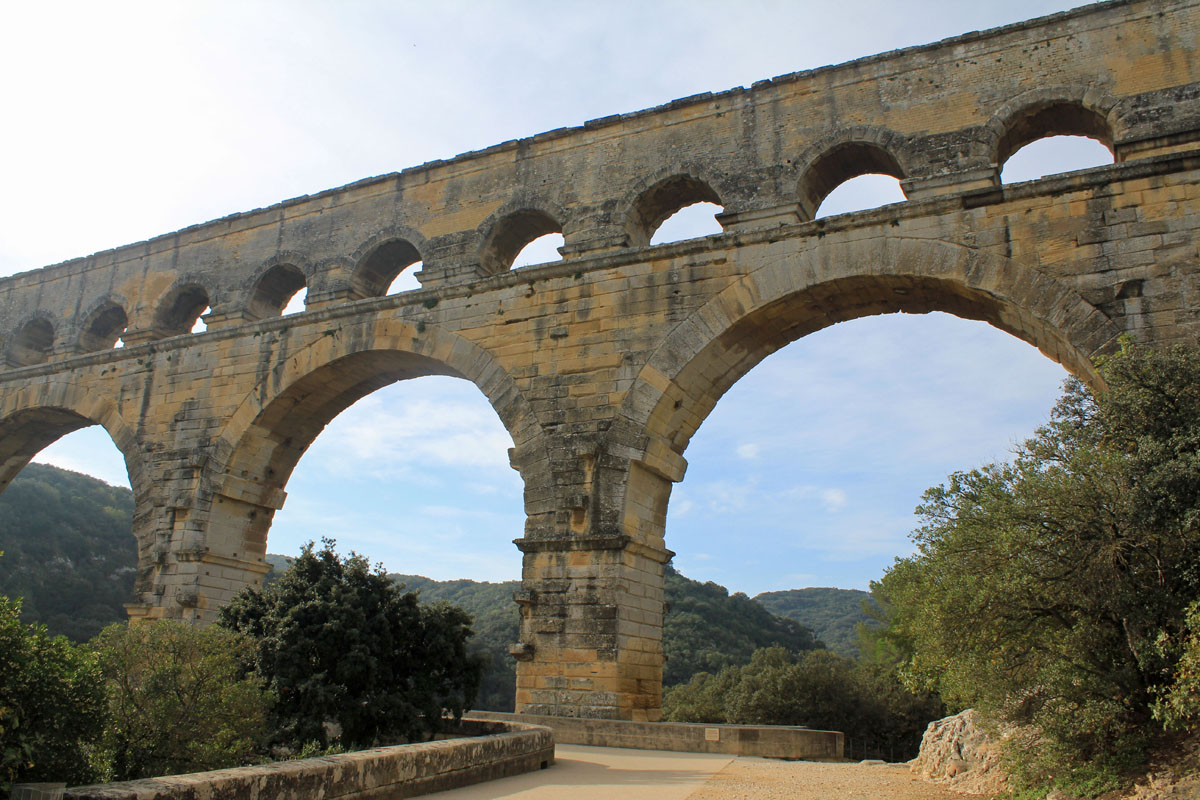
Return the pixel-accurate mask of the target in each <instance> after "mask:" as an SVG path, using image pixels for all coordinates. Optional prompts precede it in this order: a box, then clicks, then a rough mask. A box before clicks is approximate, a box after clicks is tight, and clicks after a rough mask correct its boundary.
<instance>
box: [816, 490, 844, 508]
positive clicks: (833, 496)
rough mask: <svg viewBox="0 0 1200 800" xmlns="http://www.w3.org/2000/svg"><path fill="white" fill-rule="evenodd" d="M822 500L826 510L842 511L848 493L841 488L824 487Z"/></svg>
mask: <svg viewBox="0 0 1200 800" xmlns="http://www.w3.org/2000/svg"><path fill="white" fill-rule="evenodd" d="M821 501H822V502H823V503H824V504H825V510H826V511H829V512H831V513H832V512H834V511H841V510H842V509H843V508H844V507H845V506H846V493H845V492H844V491H842V490H841V489H822V490H821Z"/></svg>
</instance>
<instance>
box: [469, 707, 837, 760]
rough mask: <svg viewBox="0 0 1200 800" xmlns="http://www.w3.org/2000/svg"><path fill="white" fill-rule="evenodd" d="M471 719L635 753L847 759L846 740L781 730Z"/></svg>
mask: <svg viewBox="0 0 1200 800" xmlns="http://www.w3.org/2000/svg"><path fill="white" fill-rule="evenodd" d="M470 718H471V719H472V720H480V721H482V720H491V721H503V722H512V723H515V722H518V721H520V722H524V723H529V724H532V725H544V726H545V727H547V728H550V729H551V730H553V731H554V740H555V741H556V742H558V743H559V744H584V745H593V746H596V747H630V748H634V749H637V750H677V751H681V752H685V753H727V754H730V755H739V756H760V757H763V758H795V759H806V760H810V761H823V760H834V759H841V758H843V746H844V736H843V734H842V733H840V732H838V731H816V730H811V729H809V728H801V727H798V726H795V727H794V726H783V725H700V724H692V723H684V722H627V721H624V720H611V719H581V718H577V717H548V716H537V715H534V714H506V713H502V712H499V711H477V712H473V713H472V714H471V716H470Z"/></svg>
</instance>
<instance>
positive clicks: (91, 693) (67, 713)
mask: <svg viewBox="0 0 1200 800" xmlns="http://www.w3.org/2000/svg"><path fill="white" fill-rule="evenodd" d="M20 613H21V604H20V602H19V601H13V600H9V599H8V598H7V597H0V791H3V792H7V790H8V787H9V786H10V785H11V784H12V782H13V781H16V780H19V781H45V780H57V781H68V782H71V783H87V782H89V781H91V780H92V779H93V771H92V767H91V764H90V763H89V747H90V746H91V745H93V744H94V743H95V742H96V741H97V740H98V738H99V736H100V732H101V730H102V727H103V724H104V693H103V690H102V688H101V682H100V674H99V670H98V669H97V666H96V663H95V659H94V658H92V657H91V655H90V654H89V653H87V652H86V651H84V650H82V649H80V648H77V647H75V646H73V645H71V643H70V642H68V641H67V640H66V639H65V638H63V637H61V636H59V637H51V636H50V635H49V634H47V633H46V628H45V626H42V625H26V624H25V623H22V622H21V620H20Z"/></svg>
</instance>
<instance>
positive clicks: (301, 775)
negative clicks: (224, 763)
mask: <svg viewBox="0 0 1200 800" xmlns="http://www.w3.org/2000/svg"><path fill="white" fill-rule="evenodd" d="M459 732H461V733H462V734H463V735H464V736H470V737H472V738H460V739H445V740H442V741H436V742H422V743H418V744H406V745H398V746H395V747H376V748H374V749H371V750H360V751H358V752H355V753H345V754H342V755H336V756H326V757H324V758H306V759H300V760H296V761H280V762H277V763H274V764H264V765H261V766H256V767H239V768H237V769H222V770H215V771H213V772H196V773H193V774H191V775H174V776H170V777H164V778H149V779H147V780H141V781H129V782H126V783H108V784H103V785H97V786H80V787H76V788H73V789H67V790H66V793H65V794H64V795H63V797H64V798H65V800H151V799H153V800H209V799H210V798H214V797H220V798H222V799H223V800H276V799H278V800H287V799H289V798H297V797H319V798H322V799H323V800H334V798H354V800H373V799H374V798H379V799H380V800H382V798H389V799H391V798H403V797H415V796H417V795H422V794H428V793H430V792H440V791H442V790H444V789H454V788H457V787H460V786H467V785H469V784H472V783H479V782H480V781H487V780H493V779H495V778H503V777H507V776H509V775H517V774H520V773H522V772H531V771H533V770H536V769H542V768H545V767H547V766H549V765H550V764H552V763H554V735H553V734H552V733H551V732H550V730H549V729H547V728H545V727H542V726H538V725H530V724H526V723H522V722H516V721H483V720H464V721H463V725H462V727H461V728H460V729H459Z"/></svg>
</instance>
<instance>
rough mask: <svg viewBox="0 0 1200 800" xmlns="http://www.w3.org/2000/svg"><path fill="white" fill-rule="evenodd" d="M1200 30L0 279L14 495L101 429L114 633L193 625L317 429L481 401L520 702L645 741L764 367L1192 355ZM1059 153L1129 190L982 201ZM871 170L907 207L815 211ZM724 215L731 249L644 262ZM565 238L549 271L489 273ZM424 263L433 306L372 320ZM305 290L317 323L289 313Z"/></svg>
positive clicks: (890, 61) (1041, 26)
mask: <svg viewBox="0 0 1200 800" xmlns="http://www.w3.org/2000/svg"><path fill="white" fill-rule="evenodd" d="M1198 36H1200V0H1129V1H1128V2H1115V3H1105V4H1100V5H1095V6H1088V7H1085V8H1083V9H1079V10H1076V11H1072V12H1067V13H1064V14H1058V15H1054V16H1052V17H1048V18H1045V19H1042V20H1034V21H1031V22H1027V23H1021V24H1018V25H1012V26H1009V27H1006V28H1001V29H997V30H994V31H985V32H982V33H972V34H967V35H965V36H962V37H958V38H956V39H952V40H948V41H946V42H942V43H938V44H934V45H928V46H924V47H916V48H909V49H907V50H900V51H896V52H892V53H885V54H882V55H879V56H872V57H869V58H864V59H860V60H859V61H855V62H851V63H849V64H843V65H840V66H835V67H827V68H823V69H820V70H813V71H810V72H802V73H796V74H793V75H785V76H781V77H779V78H775V79H772V80H770V81H763V82H759V83H756V84H755V85H753V86H752V87H750V88H749V89H735V90H731V91H728V92H723V93H720V94H712V95H700V96H697V97H692V98H685V99H683V100H679V101H675V102H673V103H670V104H667V105H665V106H661V107H659V108H656V109H649V110H647V111H642V112H637V113H633V114H627V115H620V116H615V117H611V118H606V119H602V120H594V121H591V122H588V123H586V124H584V125H583V126H581V127H578V128H571V129H563V130H560V131H552V132H549V133H545V134H540V135H538V136H534V137H532V138H530V139H525V140H522V141H520V142H506V143H503V144H500V145H497V146H495V147H492V148H489V149H487V150H483V151H480V152H477V153H468V154H465V155H463V156H460V157H458V158H455V159H451V160H448V161H440V162H433V163H430V164H425V165H422V166H420V167H414V168H412V169H408V170H405V171H403V172H401V173H397V174H393V175H386V176H382V177H379V178H372V179H368V180H364V181H361V182H359V183H355V184H351V185H349V186H345V187H341V188H339V189H332V190H329V191H326V192H322V193H319V194H315V195H311V196H307V197H301V198H296V199H294V200H289V201H286V202H284V203H280V204H279V205H277V206H273V207H271V208H267V209H259V210H256V211H249V212H246V213H243V214H237V215H234V216H231V217H227V218H224V219H221V220H216V221H213V222H208V223H204V224H201V225H196V226H193V227H191V228H187V229H185V230H182V231H177V232H175V233H172V234H168V235H165V236H161V237H158V238H155V239H152V240H150V241H147V242H141V243H137V244H132V245H128V246H125V247H121V248H117V249H115V250H111V251H106V252H102V253H97V254H95V255H92V256H89V257H87V258H82V259H76V260H73V261H69V262H65V263H63V264H59V265H55V266H51V267H47V268H45V269H41V270H34V271H31V272H27V273H23V274H20V275H16V276H12V277H9V278H5V279H0V354H2V356H3V360H2V362H0V489H2V488H3V487H4V486H6V485H7V484H8V482H9V481H11V479H12V477H13V476H14V475H16V473H17V472H18V471H19V470H20V469H21V468H22V467H23V466H24V465H25V464H26V463H27V462H28V460H29V459H30V458H32V457H33V455H34V454H36V453H37V452H38V451H39V450H41V449H42V448H43V447H45V446H46V445H48V444H49V443H51V442H52V441H54V440H55V439H57V438H58V437H60V436H62V435H64V434H65V433H68V432H70V431H72V430H75V429H77V428H79V427H83V426H86V425H90V424H99V425H102V426H104V428H105V429H106V430H107V431H108V432H109V433H110V435H111V436H112V438H113V441H114V442H115V443H116V445H117V447H118V448H119V449H120V450H121V452H122V453H123V454H124V456H125V459H126V464H127V465H128V468H129V473H130V482H131V485H132V487H133V491H134V496H135V501H136V504H137V507H136V512H135V516H134V535H135V536H136V537H137V540H138V550H139V571H138V578H137V583H136V592H137V602H136V603H135V604H134V605H133V606H132V607H131V608H130V614H131V615H132V616H134V617H145V618H150V619H155V618H160V617H173V618H181V619H188V620H195V621H197V622H198V623H200V624H204V623H207V622H209V621H211V620H212V619H213V618H214V615H215V613H216V611H217V609H218V608H219V607H220V606H222V605H223V604H225V603H226V602H228V601H229V599H230V598H231V597H232V596H233V595H234V594H235V593H236V592H237V591H238V590H239V589H240V588H242V587H244V586H246V585H250V584H256V583H258V582H260V581H261V578H262V575H263V574H264V573H265V572H266V571H267V566H266V564H265V562H264V555H265V552H266V542H267V534H268V531H269V529H270V525H271V519H272V516H273V514H274V513H275V511H276V510H277V509H279V508H281V507H282V505H283V504H284V502H285V501H286V498H287V493H286V486H287V480H288V477H289V475H290V474H291V471H292V468H293V467H294V466H295V464H296V462H297V461H298V459H299V458H300V456H301V455H302V454H303V452H304V450H305V449H306V448H307V447H308V445H309V444H310V443H311V442H312V440H313V439H314V438H315V437H316V436H317V435H318V434H319V433H320V431H321V430H322V428H323V427H324V425H325V424H326V423H327V422H328V421H329V420H330V419H332V418H333V417H334V416H336V415H337V414H338V413H340V412H341V411H342V410H344V409H345V408H346V407H348V406H349V405H350V404H351V403H353V402H354V401H355V400H357V399H359V398H360V397H362V396H364V395H365V394H367V393H369V392H371V391H373V390H375V389H377V388H380V387H382V386H384V385H387V384H388V383H391V382H393V381H396V380H403V379H406V378H412V377H418V376H422V375H430V374H440V375H453V376H457V377H461V378H465V379H466V380H469V381H472V382H473V383H474V384H475V385H476V386H478V387H479V389H480V391H481V392H483V394H484V395H485V396H486V397H487V398H488V400H489V401H490V402H491V404H492V406H493V407H494V408H495V410H496V413H497V414H498V415H499V417H500V419H501V420H502V421H503V423H504V424H505V426H506V427H507V429H508V431H509V432H510V434H511V435H512V438H513V442H514V445H515V446H514V447H513V449H512V451H511V453H510V458H511V463H512V465H513V467H514V468H515V469H517V470H518V471H519V472H520V474H521V476H522V478H523V480H524V483H525V511H526V524H525V529H524V531H523V532H521V531H511V532H500V533H499V534H498V535H503V536H506V537H513V536H517V535H520V538H519V539H518V547H520V549H521V551H522V552H523V554H524V558H523V567H522V582H523V587H522V589H521V591H520V592H519V593H518V596H517V601H518V603H520V605H521V614H522V623H521V635H520V638H521V641H520V642H519V645H520V647H518V648H517V652H518V653H519V655H520V658H521V660H520V661H519V662H518V670H517V707H518V708H519V709H521V710H523V711H526V712H529V713H533V714H546V715H556V716H578V717H591V718H612V719H627V720H636V721H643V720H655V719H657V718H658V717H659V716H660V713H661V676H662V647H661V636H662V614H663V564H664V563H665V561H666V560H667V559H668V558H669V556H670V552H669V551H668V550H667V549H666V547H665V542H664V539H663V532H664V525H665V517H666V507H667V499H668V497H669V494H670V490H671V486H672V483H673V482H675V481H678V480H681V479H682V477H683V474H684V472H685V470H686V466H687V463H686V460H685V459H684V456H683V454H684V452H685V450H686V448H687V445H688V442H689V440H690V438H691V436H692V435H693V434H694V433H695V431H696V430H697V429H698V427H699V426H700V424H701V423H702V422H703V421H704V419H705V417H706V416H707V415H708V413H709V412H710V411H711V410H712V408H713V407H714V405H715V404H716V402H717V401H718V400H719V399H720V397H721V396H722V395H723V394H724V392H725V391H726V390H728V389H729V387H730V386H732V385H733V383H734V382H735V381H737V379H738V378H740V377H741V376H742V375H744V374H745V373H746V372H747V371H748V370H750V369H751V368H752V367H753V366H754V365H755V364H757V363H758V362H759V361H761V360H762V359H763V358H765V357H766V356H767V355H770V354H771V353H772V352H774V351H776V350H778V349H779V348H781V347H783V346H785V345H786V344H788V343H789V342H792V341H795V340H796V339H798V338H800V337H802V336H805V335H807V334H808V333H811V332H814V331H816V330H819V329H821V328H823V327H826V326H828V325H831V324H835V323H837V322H840V321H844V320H850V319H854V318H856V317H861V316H864V315H870V314H880V313H893V312H900V311H905V312H912V313H921V312H928V311H934V310H940V311H946V312H949V313H953V314H957V315H959V316H963V317H968V318H972V319H979V320H983V321H986V322H989V323H991V324H993V325H995V326H997V327H999V328H1001V329H1003V330H1005V331H1008V332H1010V333H1012V334H1014V335H1016V336H1018V337H1020V338H1021V339H1023V340H1025V341H1026V342H1029V343H1031V344H1033V345H1034V346H1036V347H1038V348H1040V349H1041V350H1042V351H1043V352H1044V353H1046V355H1047V356H1048V357H1050V358H1053V359H1055V360H1057V361H1059V362H1060V363H1062V364H1064V365H1065V366H1066V367H1067V368H1068V369H1071V370H1072V371H1074V372H1076V373H1077V374H1080V375H1082V376H1084V377H1085V378H1094V373H1093V370H1092V368H1091V362H1090V359H1091V357H1093V356H1095V355H1097V354H1099V353H1102V352H1104V351H1105V350H1106V349H1109V348H1111V347H1113V346H1114V343H1115V342H1116V340H1117V337H1118V336H1120V335H1121V334H1126V333H1127V334H1131V335H1133V336H1136V337H1137V338H1139V339H1141V340H1142V341H1145V342H1148V343H1154V344H1165V343H1170V342H1177V341H1189V342H1190V341H1196V340H1197V339H1198V338H1200V303H1198V302H1197V298H1198V296H1200V256H1198V252H1200V57H1198V56H1197V47H1198V41H1197V37H1198ZM1054 133H1078V134H1084V135H1089V136H1093V137H1095V138H1099V139H1101V140H1103V141H1105V142H1106V143H1107V144H1109V145H1110V146H1111V147H1112V148H1113V150H1114V152H1115V156H1116V160H1117V163H1116V164H1114V165H1113V166H1110V167H1103V168H1097V169H1092V170H1086V171H1081V172H1079V173H1074V174H1069V175H1064V176H1057V177H1049V178H1046V179H1043V180H1040V181H1034V182H1030V183H1026V184H1018V185H1015V186H1000V185H999V167H1000V165H1001V164H1002V162H1003V160H1004V159H1005V158H1006V157H1007V155H1008V154H1009V153H1011V152H1012V151H1013V150H1014V149H1015V148H1017V147H1019V146H1021V145H1022V144H1024V143H1026V142H1027V141H1030V140H1032V139H1035V138H1037V137H1040V136H1043V135H1050V134H1054ZM879 171H883V172H888V173H890V174H894V175H895V176H897V177H898V178H900V179H901V180H902V184H903V186H904V187H905V190H906V192H907V194H908V197H909V201H908V202H907V203H902V204H896V205H891V206H886V207H883V208H880V209H875V210H870V211H864V212H861V213H856V214H852V215H844V216H841V217H833V218H829V219H821V220H812V219H811V217H812V214H813V212H814V210H815V207H816V204H818V203H819V202H820V199H821V198H822V197H823V196H824V195H825V194H826V193H827V192H828V191H829V190H831V189H832V188H833V187H834V186H835V185H837V183H839V182H840V181H842V180H844V179H847V178H849V177H853V176H855V175H857V174H860V173H863V172H879ZM713 199H716V200H718V201H719V202H720V204H721V205H723V207H724V212H725V213H724V214H722V215H721V223H722V225H723V226H724V229H725V233H724V234H723V235H721V236H714V237H708V238H704V239H697V240H692V241H688V242H680V243H674V244H667V245H662V246H658V247H648V246H646V242H648V241H649V238H650V235H651V233H652V232H653V228H654V226H656V225H657V224H658V223H659V222H661V220H662V219H664V218H665V215H668V214H670V213H671V212H672V211H674V210H676V209H678V208H680V207H682V206H685V205H688V204H690V203H692V202H695V201H699V200H713ZM556 229H557V230H561V231H562V233H563V236H564V239H565V243H566V244H565V246H564V247H563V249H562V252H563V253H564V256H565V260H564V261H563V262H561V263H554V264H548V265H541V266H535V267H526V268H521V269H517V270H508V265H509V264H510V263H511V259H512V256H514V255H515V254H516V252H517V250H519V249H520V246H521V245H522V244H524V243H525V242H526V241H527V240H529V239H530V238H532V237H534V236H537V235H539V234H541V233H544V232H548V231H550V230H556ZM417 260H420V261H421V262H422V264H423V267H422V271H421V273H420V274H419V278H420V280H421V281H422V285H423V287H424V288H423V289H421V290H419V291H414V292H407V293H403V294H399V295H393V296H388V297H381V296H379V295H380V294H381V293H382V292H383V291H385V289H386V286H387V285H388V283H389V282H390V280H391V278H392V277H393V276H394V275H395V274H396V273H397V272H398V271H399V270H400V269H402V268H404V267H406V266H408V265H409V264H411V263H414V262H416V261H417ZM301 287H307V289H308V307H307V310H306V312H305V313H301V314H296V315H293V316H288V317H286V318H281V317H280V316H279V314H280V311H281V308H282V304H283V301H284V300H285V299H286V297H287V296H288V294H289V293H290V292H292V291H294V290H297V289H299V288H301ZM206 306H211V309H212V311H211V312H210V313H209V314H208V315H207V316H206V318H205V319H206V320H207V324H208V332H207V333H204V334H199V335H187V333H186V332H187V331H188V330H190V328H191V325H192V323H193V321H194V319H195V317H196V315H198V314H199V313H200V312H201V311H203V309H204V308H205V307H206ZM118 336H123V338H124V341H125V343H126V345H127V346H126V347H124V348H122V349H119V350H113V349H110V348H111V345H112V343H113V342H115V341H116V339H117V337H118ZM914 346H919V343H914ZM521 534H523V535H521Z"/></svg>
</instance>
